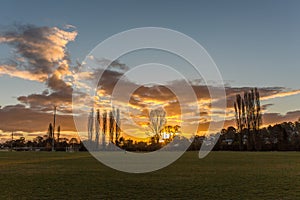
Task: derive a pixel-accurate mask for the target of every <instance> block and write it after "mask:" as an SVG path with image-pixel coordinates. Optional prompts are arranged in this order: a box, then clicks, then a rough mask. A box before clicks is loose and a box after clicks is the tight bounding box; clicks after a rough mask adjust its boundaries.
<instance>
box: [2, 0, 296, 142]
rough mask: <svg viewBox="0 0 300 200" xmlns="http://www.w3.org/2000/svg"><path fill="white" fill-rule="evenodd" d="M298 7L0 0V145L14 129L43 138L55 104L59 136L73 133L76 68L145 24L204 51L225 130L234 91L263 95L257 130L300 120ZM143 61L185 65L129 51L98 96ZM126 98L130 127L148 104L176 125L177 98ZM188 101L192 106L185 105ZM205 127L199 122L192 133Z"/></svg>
mask: <svg viewBox="0 0 300 200" xmlns="http://www.w3.org/2000/svg"><path fill="white" fill-rule="evenodd" d="M299 8H300V2H299V1H268V0H265V1H188V2H185V1H163V2H162V1H143V2H141V1H131V0H128V1H88V2H87V3H84V2H83V1H44V2H40V1H33V0H28V1H8V0H7V1H2V2H1V7H0V91H1V98H0V106H1V108H0V141H3V140H5V139H7V138H9V137H10V133H11V131H15V132H17V134H16V135H17V136H22V135H23V136H25V137H30V138H32V137H35V136H37V135H45V133H46V131H47V127H48V124H49V123H50V122H51V121H52V113H51V111H52V107H53V104H56V105H59V106H58V107H59V116H58V121H59V124H61V126H62V130H63V136H66V137H70V136H74V135H76V132H75V131H76V129H75V127H74V123H73V118H72V110H71V105H72V85H73V81H74V78H75V76H76V71H77V67H78V63H81V62H82V61H83V60H84V59H85V56H86V55H87V54H89V52H90V51H91V50H92V49H93V48H94V47H95V46H96V45H97V44H98V43H100V42H101V41H103V40H105V39H106V38H108V37H110V36H111V35H113V34H117V33H119V32H122V31H125V30H128V29H132V28H138V27H148V26H151V27H164V28H169V29H174V30H177V31H180V32H182V33H184V34H186V35H188V36H190V37H192V38H193V39H195V40H196V41H197V42H198V43H200V44H201V45H202V46H203V47H204V48H205V49H206V50H207V52H208V53H209V54H210V56H211V57H212V58H213V60H214V61H215V63H216V64H217V66H218V68H219V70H220V72H221V74H222V77H223V80H224V82H225V84H226V94H227V100H228V101H227V114H226V121H225V126H228V125H234V121H233V117H234V112H233V101H234V97H235V95H236V94H237V93H242V92H243V91H245V90H248V89H249V87H257V88H258V89H259V91H260V94H261V100H262V101H261V103H262V105H263V112H264V115H263V123H264V125H268V124H274V123H279V122H283V121H296V120H298V118H299V117H300V106H299V102H300V79H299V76H300V67H299V66H300V57H299V52H300V22H299V19H300V12H299ZM91 59H93V60H96V61H97V59H100V60H98V61H97V62H99V63H100V64H101V62H102V63H103V62H105V60H101V58H97V57H93V58H91ZM149 62H159V63H164V64H169V65H172V66H174V67H175V68H178V69H182V70H183V71H184V70H185V69H186V68H188V64H187V63H185V62H184V61H182V60H180V59H178V58H177V57H176V56H175V57H174V55H171V54H168V53H165V52H160V51H150V50H145V51H140V52H135V53H132V54H129V55H126V56H122V57H120V58H119V59H118V61H116V62H114V63H113V64H112V65H111V67H112V68H111V70H108V71H107V72H106V74H105V76H104V77H103V79H104V80H103V83H104V85H103V87H101V88H102V89H101V90H99V95H100V96H101V95H109V94H110V93H111V91H112V88H113V86H114V83H115V82H114V81H116V80H119V79H120V78H121V77H122V75H123V74H124V73H125V72H126V71H127V70H129V69H131V68H133V67H135V66H137V65H139V64H143V63H149ZM96 75H97V73H96V72H95V73H94V74H89V77H95V76H96ZM190 78H193V77H192V74H191V77H190ZM166 81H173V82H172V83H173V84H179V83H180V80H172V79H170V80H168V79H167V78H166ZM176 81H177V82H176ZM131 84H137V83H136V82H133V81H130V80H127V81H126V82H125V83H124V87H125V86H127V85H131ZM168 84H170V82H169V83H166V85H165V86H168ZM193 89H194V90H195V92H196V96H197V98H198V100H199V102H201V103H200V107H202V108H203V110H201V112H202V116H203V117H204V118H205V117H206V116H209V114H210V110H209V106H208V103H207V101H208V100H209V97H208V93H207V88H206V86H204V85H202V84H195V85H193ZM132 97H133V98H132V99H131V100H130V104H129V107H130V109H133V110H132V113H133V114H135V116H138V117H136V118H135V120H137V121H136V123H137V124H140V125H143V124H144V123H145V121H143V119H145V116H146V115H147V109H146V107H147V106H148V105H150V104H151V103H153V102H154V103H155V102H156V103H158V104H159V103H161V104H162V105H164V106H165V109H166V111H167V113H168V114H169V118H168V121H169V123H171V124H176V123H177V122H178V116H179V115H180V111H178V110H177V109H178V105H177V102H176V100H175V99H176V97H175V96H174V94H173V93H172V92H170V90H168V89H166V88H165V87H148V88H145V87H141V88H140V89H139V90H137V91H135V93H134V95H133V96H132ZM206 100H207V101H206ZM120 103H121V104H122V103H123V102H120ZM185 103H186V105H189V103H190V102H189V99H186V102H185ZM121 104H120V106H124V105H123V104H122V105H121ZM209 122H210V121H209V120H208V121H207V120H205V119H203V121H201V123H200V128H199V133H200V132H201V131H203V130H206V129H207V126H208V124H209ZM135 131H136V130H135ZM134 136H135V137H137V135H134Z"/></svg>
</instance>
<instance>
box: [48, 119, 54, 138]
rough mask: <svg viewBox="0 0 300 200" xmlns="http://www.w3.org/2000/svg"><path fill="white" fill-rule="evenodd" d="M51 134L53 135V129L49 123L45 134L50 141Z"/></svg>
mask: <svg viewBox="0 0 300 200" xmlns="http://www.w3.org/2000/svg"><path fill="white" fill-rule="evenodd" d="M52 134H53V127H52V124H51V123H50V124H49V127H48V133H47V135H48V138H49V139H52Z"/></svg>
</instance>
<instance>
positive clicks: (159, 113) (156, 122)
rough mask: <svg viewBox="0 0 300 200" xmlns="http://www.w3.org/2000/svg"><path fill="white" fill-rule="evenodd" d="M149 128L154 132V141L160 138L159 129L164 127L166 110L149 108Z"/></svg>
mask: <svg viewBox="0 0 300 200" xmlns="http://www.w3.org/2000/svg"><path fill="white" fill-rule="evenodd" d="M149 121H150V122H149V128H150V129H151V131H152V133H153V134H154V138H155V140H156V143H158V142H159V139H160V138H161V130H162V129H163V128H164V126H165V124H166V122H167V120H166V112H165V111H164V110H163V109H162V108H157V109H154V110H151V111H150V113H149Z"/></svg>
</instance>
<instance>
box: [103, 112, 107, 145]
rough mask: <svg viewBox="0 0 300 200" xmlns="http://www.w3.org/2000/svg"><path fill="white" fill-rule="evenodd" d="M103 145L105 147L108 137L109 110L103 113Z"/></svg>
mask: <svg viewBox="0 0 300 200" xmlns="http://www.w3.org/2000/svg"><path fill="white" fill-rule="evenodd" d="M102 120H103V122H102V146H103V149H105V146H106V142H105V138H106V129H107V112H106V111H104V112H103V114H102Z"/></svg>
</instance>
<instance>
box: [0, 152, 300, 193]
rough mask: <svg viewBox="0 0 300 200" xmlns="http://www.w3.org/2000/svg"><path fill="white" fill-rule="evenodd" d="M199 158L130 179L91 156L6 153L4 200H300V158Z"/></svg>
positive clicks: (1, 160) (1, 169) (1, 172)
mask: <svg viewBox="0 0 300 200" xmlns="http://www.w3.org/2000/svg"><path fill="white" fill-rule="evenodd" d="M197 156H198V152H188V153H186V154H185V155H184V156H183V157H181V158H180V159H179V160H178V161H176V162H175V163H174V164H172V165H170V166H168V167H166V168H164V169H162V170H159V171H156V172H152V173H147V174H128V173H123V172H118V171H115V170H113V169H110V168H108V167H106V166H104V165H102V164H101V163H99V162H98V161H97V160H95V159H94V158H93V157H91V156H90V155H89V154H88V153H86V152H83V153H65V152H55V153H52V152H0V199H120V198H122V199H170V198H172V199H174V198H177V199H300V152H259V153H258V152H257V153H254V152H253V153H251V152H212V153H210V154H209V155H208V156H207V157H206V158H204V159H201V160H200V159H198V157H197Z"/></svg>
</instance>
